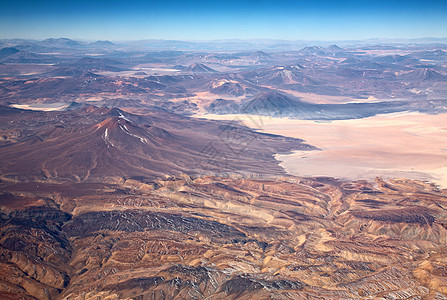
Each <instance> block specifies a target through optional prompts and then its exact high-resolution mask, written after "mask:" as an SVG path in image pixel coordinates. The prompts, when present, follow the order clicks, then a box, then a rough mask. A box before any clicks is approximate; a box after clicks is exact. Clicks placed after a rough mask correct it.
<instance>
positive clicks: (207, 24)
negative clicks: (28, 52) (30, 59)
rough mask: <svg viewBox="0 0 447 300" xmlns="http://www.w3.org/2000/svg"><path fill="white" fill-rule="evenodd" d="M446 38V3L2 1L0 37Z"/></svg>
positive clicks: (430, 0) (436, 0) (432, 0)
mask: <svg viewBox="0 0 447 300" xmlns="http://www.w3.org/2000/svg"><path fill="white" fill-rule="evenodd" d="M13 37H18V38H35V39H44V38H49V37H68V38H79V39H91V40H97V39H101V40H104V39H108V40H135V39H176V40H214V39H263V38H265V39H286V40H349V39H366V38H419V37H447V0H442V1H439V0H426V1H401V0H399V1H393V0H388V1H383V0H377V1H365V0H357V1H329V0H307V1H301V0H295V1H291V0H276V1H267V0H257V1H253V0H238V1H236V0H227V1H225V0H221V1H200V0H198V1H187V0H184V1H180V0H159V1H135V0H128V1H117V0H109V1H106V0H102V1H95V0H92V1H87V0H81V1H62V0H59V1H48V0H47V1H31V0H22V1H17V2H16V1H0V38H13Z"/></svg>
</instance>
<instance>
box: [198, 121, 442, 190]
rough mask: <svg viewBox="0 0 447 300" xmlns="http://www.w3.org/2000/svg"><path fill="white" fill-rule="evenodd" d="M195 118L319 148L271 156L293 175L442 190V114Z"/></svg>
mask: <svg viewBox="0 0 447 300" xmlns="http://www.w3.org/2000/svg"><path fill="white" fill-rule="evenodd" d="M197 117H199V116H197ZM200 117H204V118H209V119H220V120H222V119H226V120H228V119H229V120H240V121H242V122H243V123H244V124H245V125H247V126H249V127H252V128H257V129H259V130H261V131H263V132H266V133H273V134H281V135H285V136H290V137H296V138H301V139H304V140H305V141H306V142H308V143H309V144H311V145H314V146H316V147H318V148H320V149H321V150H319V151H311V152H308V151H296V152H294V153H293V154H289V155H283V154H278V155H277V156H276V158H277V159H278V160H279V161H280V162H281V165H282V166H283V167H284V168H285V169H286V171H287V172H288V173H290V174H293V175H297V176H330V177H336V178H342V179H348V180H358V179H368V180H371V179H374V178H375V177H383V178H408V179H418V180H427V181H430V182H433V183H435V184H438V185H440V186H441V187H444V188H447V114H439V115H427V114H421V113H398V114H388V115H378V116H374V117H370V118H364V119H358V120H342V121H332V122H317V121H306V120H291V119H287V118H270V117H264V116H247V115H224V116H222V115H201V116H200Z"/></svg>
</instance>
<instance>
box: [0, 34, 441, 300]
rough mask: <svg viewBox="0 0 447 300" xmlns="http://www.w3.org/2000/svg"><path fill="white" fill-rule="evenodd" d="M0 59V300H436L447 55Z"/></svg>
mask: <svg viewBox="0 0 447 300" xmlns="http://www.w3.org/2000/svg"><path fill="white" fill-rule="evenodd" d="M173 45H175V47H174V46H173ZM0 46H1V47H0V224H1V225H0V298H1V299H79V300H81V299H83V300H84V299H110V300H111V299H447V189H446V187H447V185H446V173H447V171H446V170H447V165H446V162H447V141H446V131H447V128H446V124H447V114H446V113H447V100H446V95H447V46H446V44H442V43H424V44H422V43H421V44H418V43H411V44H405V43H393V44H392V45H382V44H377V45H373V44H366V43H362V44H354V45H350V44H343V45H338V46H337V45H322V46H314V45H307V46H303V47H300V48H295V47H294V46H293V45H282V46H281V45H277V46H275V47H273V46H272V45H271V46H269V47H270V48H269V47H267V48H266V49H257V48H256V47H259V46H256V45H249V46H250V47H248V46H247V47H245V48H244V47H242V46H241V45H239V44H234V43H230V42H228V44H222V45H216V44H213V43H210V44H203V43H192V42H191V43H182V42H178V43H177V42H176V43H174V42H173V41H171V42H169V41H166V42H163V41H152V42H150V43H149V42H144V41H141V42H139V43H138V44H137V43H128V44H126V43H122V44H119V43H112V42H108V41H98V42H81V41H74V40H70V39H65V38H61V39H47V40H43V41H37V40H19V39H10V40H0ZM255 48H256V49H255Z"/></svg>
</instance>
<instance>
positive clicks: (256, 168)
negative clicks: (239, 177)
mask: <svg viewBox="0 0 447 300" xmlns="http://www.w3.org/2000/svg"><path fill="white" fill-rule="evenodd" d="M0 130H1V132H2V133H3V136H4V139H3V141H2V146H1V148H0V149H1V156H0V172H1V175H2V176H3V177H9V178H16V179H23V180H25V179H30V178H32V179H55V180H62V179H63V180H66V179H70V180H76V181H86V180H100V179H103V178H104V177H108V178H123V177H127V178H128V177H135V176H143V177H149V178H155V177H157V176H160V175H164V174H176V173H194V172H203V171H206V172H213V173H214V172H234V171H244V172H245V173H270V174H281V173H283V171H282V169H281V168H280V167H279V166H278V165H277V162H276V161H275V159H274V158H273V154H274V153H277V152H288V151H290V150H292V149H313V147H311V146H308V145H305V144H303V143H302V141H300V140H297V139H292V138H286V137H281V136H275V135H267V134H261V133H256V132H254V131H252V130H250V129H248V128H246V127H242V126H239V125H238V124H237V123H235V122H234V123H228V122H226V123H225V122H215V121H205V120H197V119H192V118H186V117H181V116H179V115H175V114H172V113H168V112H166V111H163V110H160V109H152V110H150V111H149V113H148V114H147V115H145V116H139V115H133V114H129V113H126V112H123V111H121V110H119V109H106V108H101V109H100V108H96V107H91V106H86V107H84V108H80V109H77V110H74V111H67V112H30V111H21V110H12V109H8V108H4V109H2V113H0Z"/></svg>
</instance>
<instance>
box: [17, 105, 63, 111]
mask: <svg viewBox="0 0 447 300" xmlns="http://www.w3.org/2000/svg"><path fill="white" fill-rule="evenodd" d="M68 105H69V104H67V103H49V104H43V103H32V104H11V105H10V106H11V107H14V108H20V109H29V110H40V111H56V110H62V109H64V108H66V107H68Z"/></svg>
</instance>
